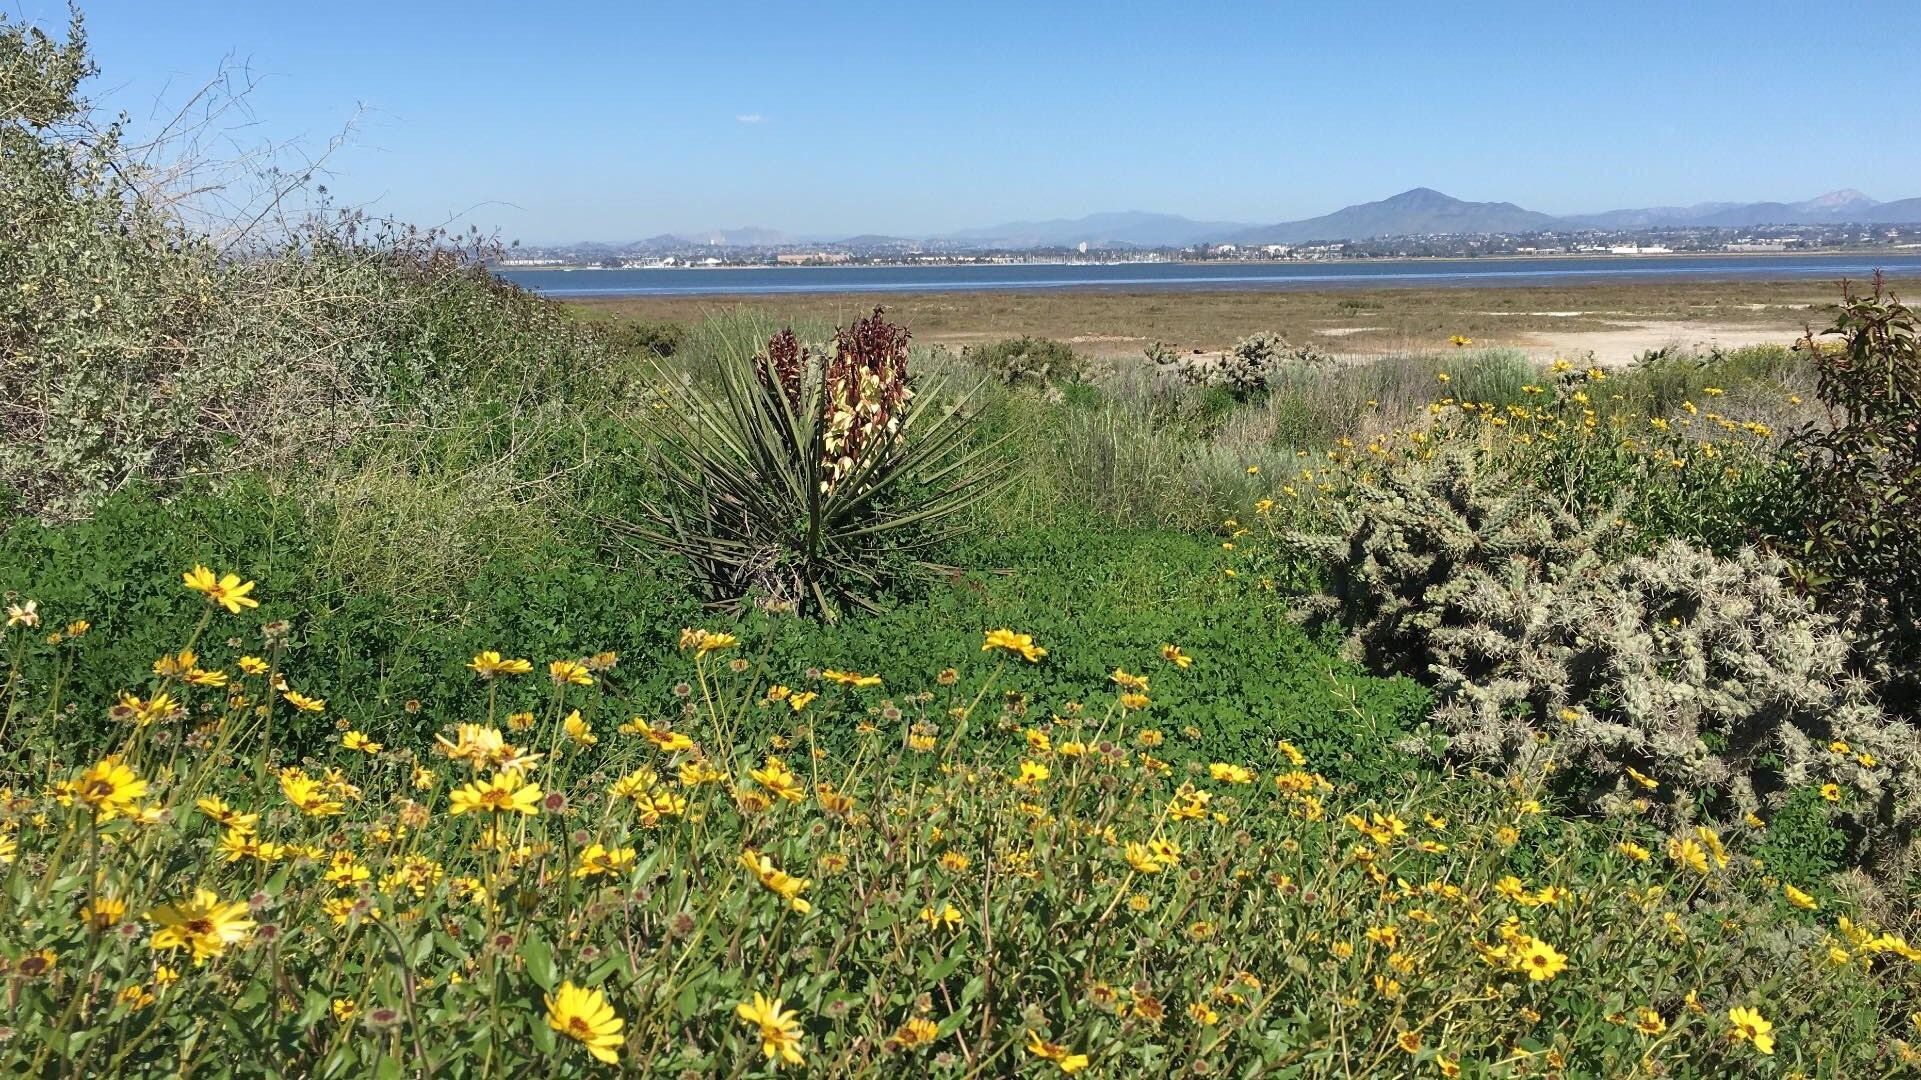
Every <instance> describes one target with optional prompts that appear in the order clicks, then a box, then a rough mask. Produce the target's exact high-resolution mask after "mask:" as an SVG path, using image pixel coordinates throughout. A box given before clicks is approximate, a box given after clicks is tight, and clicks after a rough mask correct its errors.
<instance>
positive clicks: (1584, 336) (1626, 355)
mask: <svg viewBox="0 0 1921 1080" xmlns="http://www.w3.org/2000/svg"><path fill="white" fill-rule="evenodd" d="M1801 333H1802V331H1801V328H1800V327H1799V326H1792V325H1787V324H1782V325H1779V326H1767V325H1759V326H1757V325H1751V324H1739V323H1697V322H1635V323H1622V324H1621V325H1620V327H1619V329H1614V330H1576V331H1569V332H1567V333H1552V332H1545V333H1530V334H1524V335H1522V336H1521V338H1520V340H1518V341H1517V342H1515V345H1516V347H1517V348H1520V349H1522V350H1523V351H1525V352H1526V353H1527V354H1528V355H1530V356H1533V357H1537V358H1539V359H1542V360H1552V359H1554V358H1555V357H1557V356H1559V357H1567V358H1570V359H1572V358H1575V357H1579V356H1581V355H1583V354H1586V353H1592V354H1593V355H1594V361H1595V363H1597V364H1601V365H1603V366H1605V367H1624V366H1626V365H1628V364H1630V363H1633V362H1634V361H1635V360H1636V359H1638V358H1639V357H1640V356H1641V355H1642V354H1644V353H1647V352H1649V351H1651V350H1655V349H1679V350H1688V349H1693V350H1696V351H1700V352H1706V351H1707V350H1709V349H1712V348H1716V347H1718V348H1722V349H1738V348H1742V347H1744V346H1748V345H1792V344H1794V342H1795V341H1796V340H1798V339H1799V338H1800V337H1801Z"/></svg>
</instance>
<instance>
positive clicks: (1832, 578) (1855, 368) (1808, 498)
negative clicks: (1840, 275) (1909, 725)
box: [1773, 279, 1921, 710]
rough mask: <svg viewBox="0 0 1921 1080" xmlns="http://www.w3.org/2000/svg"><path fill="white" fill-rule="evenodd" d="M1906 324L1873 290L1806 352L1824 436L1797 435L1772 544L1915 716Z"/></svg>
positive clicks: (1918, 399) (1812, 428)
mask: <svg viewBox="0 0 1921 1080" xmlns="http://www.w3.org/2000/svg"><path fill="white" fill-rule="evenodd" d="M1917 333H1918V330H1917V320H1916V318H1915V315H1914V312H1913V311H1912V310H1911V309H1909V308H1908V307H1907V305H1905V304H1903V303H1901V302H1900V301H1899V300H1898V299H1896V298H1895V297H1894V296H1893V295H1892V294H1888V293H1885V292H1884V291H1883V289H1882V286H1881V282H1880V281H1879V279H1877V280H1876V281H1875V285H1874V289H1873V291H1872V292H1871V293H1869V294H1866V295H1857V294H1854V293H1852V292H1850V293H1848V294H1847V295H1846V296H1845V297H1844V300H1843V303H1842V306H1841V312H1840V315H1839V317H1838V318H1837V319H1836V321H1835V324H1834V326H1833V328H1832V329H1830V330H1829V331H1828V334H1827V336H1829V337H1833V338H1836V339H1838V340H1836V341H1833V342H1820V343H1817V342H1815V341H1814V340H1813V339H1812V338H1810V339H1809V340H1808V341H1807V342H1806V345H1807V349H1806V351H1807V352H1808V353H1809V355H1810V356H1811V357H1812V358H1813V360H1814V363H1815V365H1816V367H1817V369H1818V371H1819V380H1820V381H1819V388H1818V393H1819V394H1820V398H1821V401H1822V402H1823V403H1824V404H1826V405H1827V406H1828V407H1829V409H1830V411H1831V412H1833V413H1834V414H1836V419H1835V422H1833V423H1832V424H1830V425H1818V426H1817V425H1812V424H1811V425H1809V426H1808V427H1806V428H1804V429H1803V430H1801V431H1800V432H1797V433H1796V434H1795V436H1794V438H1793V439H1792V440H1791V441H1790V443H1789V446H1788V448H1787V452H1788V454H1789V455H1790V458H1791V460H1793V461H1794V462H1795V463H1796V465H1797V466H1798V470H1797V476H1796V480H1797V485H1796V487H1797V490H1796V491H1795V493H1794V498H1793V499H1792V501H1790V502H1789V503H1788V505H1787V507H1786V508H1785V509H1786V512H1785V513H1784V514H1782V515H1780V516H1782V517H1785V518H1787V519H1788V520H1786V521H1782V522H1780V523H1779V524H1778V525H1777V526H1776V528H1775V529H1774V530H1773V531H1774V534H1775V535H1774V538H1773V542H1774V544H1775V545H1776V546H1777V547H1778V548H1779V549H1780V550H1782V551H1783V552H1786V553H1788V554H1790V555H1791V556H1792V557H1793V558H1794V560H1795V562H1796V563H1797V564H1798V566H1799V568H1800V580H1801V581H1802V583H1803V584H1804V585H1805V586H1806V587H1808V588H1809V589H1811V590H1813V591H1814V592H1815V593H1816V594H1817V595H1819V596H1821V597H1822V598H1823V600H1824V601H1825V602H1826V603H1827V604H1828V605H1829V606H1831V607H1832V608H1834V609H1836V610H1839V611H1843V612H1845V613H1846V614H1847V618H1848V621H1849V623H1850V626H1851V627H1852V628H1853V629H1854V631H1855V634H1856V638H1857V641H1858V643H1859V646H1860V649H1861V656H1860V658H1859V665H1860V666H1861V668H1862V669H1863V670H1865V671H1867V672H1868V673H1869V674H1870V676H1871V677H1873V678H1874V679H1875V681H1876V682H1877V683H1878V684H1880V685H1881V687H1882V688H1883V691H1884V693H1886V694H1887V695H1889V697H1890V698H1891V700H1892V702H1893V703H1894V704H1895V705H1896V706H1897V707H1899V708H1903V709H1908V710H1912V709H1914V708H1915V707H1916V706H1917V705H1921V674H1918V673H1921V614H1918V612H1921V342H1918V341H1917Z"/></svg>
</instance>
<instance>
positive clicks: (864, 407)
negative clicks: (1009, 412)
mask: <svg viewBox="0 0 1921 1080" xmlns="http://www.w3.org/2000/svg"><path fill="white" fill-rule="evenodd" d="M907 342H908V333H907V331H906V330H905V329H904V328H902V327H899V326H896V325H894V324H892V323H890V322H888V321H887V319H886V317H885V315H884V313H883V311H882V309H880V308H875V309H874V313H873V314H872V315H871V316H869V317H867V318H865V319H860V320H857V321H856V322H855V323H854V324H853V325H852V326H849V327H843V328H841V329H839V330H837V331H836V332H835V339H834V347H833V352H832V353H831V355H822V354H817V353H815V352H814V351H813V350H812V349H809V348H807V347H804V346H803V345H802V344H801V343H800V341H799V340H798V339H797V338H796V337H795V335H794V333H793V331H792V330H791V329H788V330H782V331H781V332H780V333H778V334H775V335H774V336H773V338H772V339H770V340H769V341H768V342H767V344H766V347H765V348H764V349H763V350H761V351H759V352H757V353H754V354H751V355H747V354H745V353H744V351H742V352H738V353H736V354H735V355H732V356H724V357H722V358H721V359H722V362H721V363H720V364H718V365H717V366H716V370H715V372H714V377H713V381H712V382H711V384H706V385H703V384H700V383H696V382H694V381H692V380H690V379H686V378H684V377H680V378H676V377H673V376H671V375H669V374H668V373H667V370H666V369H665V368H662V369H660V371H661V374H662V375H663V376H664V377H663V378H662V379H661V380H660V394H661V396H662V400H661V401H660V402H659V403H658V404H659V408H658V409H657V413H658V416H659V419H660V424H659V428H660V430H659V433H658V434H659V438H658V439H657V441H656V445H655V449H654V454H653V467H654V472H655V474H656V476H657V478H658V480H659V491H658V493H657V494H656V495H655V496H654V497H651V498H647V499H644V500H642V503H641V507H640V509H641V511H642V517H643V520H642V521H641V522H639V523H636V524H635V526H634V530H635V532H636V533H637V534H638V535H640V536H641V537H642V538H644V539H646V540H648V541H651V542H652V543H654V544H656V545H658V546H660V547H664V548H666V549H667V550H669V551H672V552H674V553H676V554H678V555H680V556H682V557H684V558H685V559H686V560H687V561H688V563H689V564H690V565H691V566H692V567H693V568H694V571H695V573H696V575H697V576H698V578H699V580H700V582H701V584H702V587H703V588H704V589H705V591H706V593H707V595H708V599H709V600H710V601H711V602H713V603H714V604H716V605H717V606H724V607H730V608H738V607H740V606H742V605H744V604H747V603H750V602H751V603H754V604H757V605H759V606H761V607H764V608H767V609H770V610H784V611H794V612H805V613H808V614H813V615H818V616H821V617H824V618H830V619H831V618H834V617H835V616H836V615H838V614H839V613H840V612H841V611H843V610H845V609H846V608H847V607H848V606H849V605H853V606H860V607H869V608H871V607H872V606H873V599H872V598H873V596H874V594H875V593H876V592H878V591H879V589H880V588H881V587H882V586H883V585H885V584H886V582H887V581H888V579H889V578H890V576H892V575H894V574H895V573H897V572H899V571H900V570H902V569H903V568H906V567H909V566H912V565H914V562H915V556H916V555H917V554H919V553H921V552H923V551H924V550H925V549H926V548H927V547H929V546H931V545H933V544H936V543H938V542H939V541H941V540H943V539H945V538H947V537H948V536H950V535H952V533H953V531H954V530H955V528H956V525H955V516H956V515H957V514H959V513H960V512H961V511H962V510H964V509H966V508H967V507H968V506H970V505H971V504H972V503H973V502H975V501H976V500H977V499H979V498H980V497H981V496H982V495H984V494H986V493H987V492H988V491H990V490H991V489H992V488H994V487H995V486H996V485H997V484H998V483H999V482H1000V480H1001V478H1002V477H1004V476H1005V475H1006V472H1007V462H1006V461H1005V460H1004V459H1002V458H1001V457H999V456H998V455H997V454H996V453H995V451H996V450H997V449H998V447H999V445H1000V444H999V441H998V440H995V441H992V442H981V441H979V440H976V439H973V438H971V437H970V431H969V426H968V419H969V416H970V415H971V414H970V413H969V411H968V405H969V402H970V401H971V400H972V398H973V396H974V394H975V393H976V392H977V391H978V390H979V388H980V387H979V385H978V384H977V385H976V386H974V387H973V388H972V389H969V390H966V391H964V392H960V393H955V392H953V391H952V389H951V388H950V387H949V386H947V385H946V384H944V383H942V382H939V381H935V382H931V383H928V384H920V383H919V382H918V381H917V380H916V379H915V378H913V377H912V376H911V375H910V373H909V371H908V359H907Z"/></svg>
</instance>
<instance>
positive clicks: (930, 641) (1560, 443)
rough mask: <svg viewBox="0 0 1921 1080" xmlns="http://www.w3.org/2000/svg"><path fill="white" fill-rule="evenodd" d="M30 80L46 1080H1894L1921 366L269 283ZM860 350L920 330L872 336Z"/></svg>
mask: <svg viewBox="0 0 1921 1080" xmlns="http://www.w3.org/2000/svg"><path fill="white" fill-rule="evenodd" d="M90 73H91V66H90V62H89V60H88V59H87V54H86V52H85V44H84V38H83V35H82V33H81V26H80V24H79V23H78V21H77V20H76V22H75V24H74V25H73V26H72V27H71V28H70V29H69V31H68V32H67V33H66V34H64V35H62V36H59V37H50V36H47V35H44V34H42V33H41V32H40V31H38V30H36V29H34V28H31V27H27V26H23V25H21V24H19V23H16V22H10V21H8V22H0V110H4V111H0V225H3V227H0V389H4V399H3V400H0V405H4V409H5V412H4V415H3V418H0V592H4V598H3V601H0V606H3V607H4V612H5V620H6V621H5V627H4V636H0V985H3V986H4V990H5V993H6V995H7V1002H8V1009H7V1011H6V1015H5V1016H4V1017H0V1065H4V1067H5V1068H6V1069H7V1070H8V1071H10V1072H16V1073H21V1074H25V1075H69V1074H75V1075H77V1074H88V1075H116V1076H118V1075H127V1076H146V1075H152V1076H173V1075H184V1074H190V1073H201V1074H221V1075H225V1074H236V1073H245V1074H273V1075H296V1076H330V1077H347V1076H365V1075H376V1076H403V1075H410V1076H414V1075H417V1076H430V1075H439V1076H467V1075H474V1076H522V1075H530V1074H543V1075H561V1074H565V1075H589V1074H608V1073H625V1074H634V1075H660V1076H713V1075H718V1076H732V1077H739V1076H748V1075H755V1076H762V1075H772V1074H778V1073H789V1074H799V1073H817V1074H820V1075H831V1076H844V1075H872V1076H898V1075H922V1074H936V1075H951V1076H956V1077H972V1076H983V1075H1024V1076H1052V1075H1073V1074H1086V1075H1122V1076H1163V1075H1170V1074H1172V1073H1174V1072H1176V1071H1180V1072H1184V1073H1189V1074H1193V1075H1213V1074H1226V1075H1237V1076H1238V1075H1246V1076H1253V1075H1274V1076H1355V1075H1366V1076H1399V1075H1406V1076H1467V1077H1521V1076H1540V1077H1547V1076H1596V1077H1599V1076H1607V1077H1613V1076H1628V1075H1646V1076H1727V1075H1754V1076H1784V1077H1785V1076H1831V1077H1850V1078H1852V1077H1863V1076H1894V1075H1901V1074H1904V1073H1907V1072H1912V1071H1913V1070H1914V1069H1915V1068H1916V1067H1917V1065H1921V1011H1917V1010H1921V1005H1918V1004H1917V1001H1921V948H1918V947H1917V945H1916V944H1915V942H1917V941H1921V936H1918V935H1921V925H1917V921H1916V917H1915V913H1914V912H1915V899H1916V894H1917V891H1918V890H1921V859H1918V856H1921V849H1917V846H1916V834H1915V827H1916V824H1917V818H1918V816H1921V739H1918V738H1917V733H1916V731H1915V728H1914V726H1913V721H1914V715H1915V709H1916V692H1915V684H1914V678H1913V674H1912V673H1913V672H1914V671H1915V670H1916V666H1915V662H1916V661H1917V659H1921V657H1917V655H1916V653H1917V635H1916V634H1915V630H1914V625H1913V621H1912V620H1913V616H1912V614H1911V612H1912V611H1913V610H1914V602H1915V600H1916V595H1915V593H1916V584H1917V583H1916V579H1915V577H1914V574H1915V571H1914V569H1913V568H1914V567H1915V566H1917V565H1921V558H1918V557H1921V551H1917V550H1916V548H1915V540H1916V536H1917V532H1916V525H1915V520H1914V515H1912V514H1910V513H1904V512H1902V511H1901V509H1900V508H1902V507H1906V506H1909V505H1911V504H1912V502H1913V500H1914V498H1915V496H1916V495H1917V494H1921V492H1917V491H1916V490H1915V485H1916V484H1917V482H1921V481H1918V479H1917V478H1921V445H1917V443H1916V441H1915V433H1916V431H1917V430H1921V428H1918V427H1917V424H1916V422H1915V417H1916V411H1915V410H1916V408H1917V395H1918V394H1921V369H1917V359H1916V353H1915V320H1914V317H1913V315H1912V314H1911V313H1910V312H1909V311H1908V309H1907V308H1905V307H1904V306H1903V305H1902V304H1901V303H1900V302H1899V301H1898V300H1897V299H1896V298H1895V297H1893V296H1891V295H1888V294H1887V293H1886V292H1885V291H1884V290H1882V289H1880V288H1879V287H1872V288H1857V289H1852V290H1850V291H1849V292H1848V293H1847V294H1846V295H1844V296H1837V297H1836V300H1837V304H1836V307H1835V309H1834V314H1833V317H1832V318H1833V329H1832V332H1831V333H1827V334H1817V335H1813V336H1811V337H1810V340H1808V341H1806V342H1804V343H1803V345H1802V346H1801V347H1800V348H1798V349H1793V350H1790V349H1785V348H1781V349H1755V350H1742V351H1738V352H1733V353H1727V354H1714V355H1704V356H1692V355H1689V356H1657V357H1650V358H1647V359H1646V360H1645V361H1644V362H1642V363H1639V364H1637V365H1635V366H1634V367H1632V368H1631V369H1628V370H1625V371H1612V372H1610V371H1605V370H1602V369H1600V368H1598V367H1593V366H1591V365H1588V364H1586V363H1583V362H1582V359H1581V358H1579V357H1569V358H1566V359H1565V360H1562V361H1560V362H1557V363H1554V364H1551V365H1545V366H1540V365H1536V364H1534V363H1532V362H1530V361H1529V360H1528V359H1527V358H1525V357H1524V356H1521V355H1519V354H1516V353H1513V352H1509V351H1503V350H1487V349H1476V348H1474V347H1473V346H1472V344H1471V343H1469V342H1467V341H1466V340H1465V337H1463V338H1462V342H1461V344H1460V345H1458V346H1457V347H1452V348H1448V349H1445V350H1441V351H1437V352H1433V353H1425V354H1418V355H1413V354H1411V355H1396V356H1390V357H1386V358H1382V359H1379V360H1376V361H1372V362H1369V363H1366V364H1351V363H1343V362H1338V361H1335V360H1332V359H1331V358H1329V357H1326V356H1324V355H1322V354H1320V353H1318V352H1317V351H1316V350H1313V349H1311V348H1301V347H1298V346H1296V345H1294V344H1291V343H1290V342H1288V341H1287V340H1286V339H1285V338H1283V337H1281V336H1280V335H1278V334H1272V333H1262V334H1257V335H1253V336H1248V337H1244V338H1242V339H1238V340H1237V341H1236V343H1235V344H1234V345H1233V347H1232V348H1230V349H1227V350H1225V352H1224V353H1223V355H1221V356H1219V357H1213V356H1208V357H1198V358H1197V357H1195V356H1193V355H1191V354H1190V355H1185V356H1183V355H1180V354H1177V353H1175V352H1174V351H1172V350H1169V349H1165V348H1156V349H1150V350H1149V351H1148V355H1145V356H1143V357H1142V358H1141V359H1140V360H1139V361H1138V362H1134V363H1129V364H1126V365H1119V364H1114V363H1111V362H1109V363H1100V362H1095V361H1093V360H1091V359H1090V358H1088V357H1085V356H1083V355H1081V354H1079V353H1077V352H1076V351H1075V350H1074V349H1073V348H1071V347H1069V346H1067V345H1064V344H1061V343H1058V342H1050V341H1045V340H1041V339H1037V338H1033V337H1026V338H1022V337H1019V336H1016V335H1013V334H1010V340H1009V341H1007V342H1005V343H1002V344H998V345H989V346H986V347H980V348H973V349H969V350H967V351H965V352H957V351H953V350H947V349H931V348H925V347H922V346H919V345H916V344H915V343H914V342H913V339H912V336H911V334H912V331H913V329H914V328H913V326H912V325H911V324H903V323H901V322H899V321H897V316H895V315H893V314H892V313H889V312H885V311H874V312H862V313H859V315H858V317H843V318H839V319H837V320H836V321H835V322H833V323H829V322H826V321H810V320H800V321H799V322H798V324H796V325H792V326H788V325H783V324H781V323H778V322H773V321H770V320H768V319H766V318H765V317H764V316H762V315H760V314H758V313H756V312H753V311H748V310H739V311H723V312H718V313H714V314H713V315H711V316H710V317H707V318H704V319H701V320H699V321H698V322H690V323H676V324H648V325H636V324H619V325H606V324H604V323H602V322H599V321H589V320H584V319H582V318H580V317H579V316H578V314H577V313H575V312H573V311H570V310H567V309H562V308H560V307H558V306H556V305H552V304H549V303H547V302H544V301H542V300H539V299H538V298H535V297H531V296H528V295H526V294H523V293H520V292H518V291H516V290H514V289H512V288H510V287H507V286H505V285H502V284H500V283H499V282H497V281H496V280H494V279H493V278H492V277H490V276H489V275H488V274H487V273H486V272H485V270H484V269H483V268H482V267H481V266H480V264H479V263H478V262H477V261H476V258H475V256H476V255H477V254H481V253H484V248H485V245H482V244H478V243H476V242H475V241H474V239H473V238H471V237H469V238H449V237H445V236H440V235H436V234H431V233H422V232H418V231H414V230H409V229H406V228H403V227H399V226H393V225H388V224H384V223H378V222H372V221H368V220H365V219H362V218H358V217H355V216H352V215H338V214H332V215H329V214H317V215H315V216H314V217H312V218H311V219H309V220H305V221H302V222H299V223H295V224H294V225H292V226H291V227H290V229H288V230H286V231H284V232H283V233H281V234H278V235H276V236H275V238H274V239H273V240H272V241H271V242H260V243H254V244H248V245H243V246H242V247H235V246H232V245H228V244H224V243H222V244H216V243H215V242H214V241H213V240H211V239H210V238H209V236H208V235H207V234H206V233H205V232H204V231H201V230H197V229H195V228H192V227H190V226H189V225H188V224H187V223H186V222H184V221H183V220H182V219H181V217H180V216H179V214H178V213H177V212H176V210H175V209H174V208H172V207H171V206H170V204H168V203H167V202H166V201H165V200H163V199H160V198H158V197H156V195H155V191H156V188H155V187H154V186H153V177H151V176H149V175H147V174H144V173H143V172H142V170H141V168H140V167H139V166H138V165H137V164H136V163H135V162H133V161H132V160H130V159H129V156H128V155H127V154H126V153H125V152H124V150H123V149H122V148H121V146H120V141H119V136H118V134H117V133H116V129H115V127H114V125H113V124H112V123H110V122H106V121H104V120H103V118H101V117H98V116H96V115H95V114H94V112H93V111H92V110H91V109H90V108H89V107H88V105H87V104H86V102H85V100H84V98H83V96H82V93H81V91H82V88H83V87H84V85H85V80H86V79H87V78H88V77H89V75H90ZM850 314H852V313H850Z"/></svg>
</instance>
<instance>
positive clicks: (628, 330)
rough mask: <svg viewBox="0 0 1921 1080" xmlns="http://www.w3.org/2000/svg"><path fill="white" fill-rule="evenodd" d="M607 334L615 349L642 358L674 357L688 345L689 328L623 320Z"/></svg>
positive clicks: (678, 324) (679, 325)
mask: <svg viewBox="0 0 1921 1080" xmlns="http://www.w3.org/2000/svg"><path fill="white" fill-rule="evenodd" d="M605 332H606V334H607V340H608V343H609V344H610V345H612V346H613V347H614V348H617V349H623V350H625V351H627V352H632V353H638V354H640V355H641V356H652V357H668V356H672V355H674V354H675V353H677V352H679V351H680V349H681V347H682V346H684V345H685V344H686V343H687V328H686V327H685V326H682V325H681V324H680V323H674V322H655V321H652V320H649V319H621V320H618V321H616V322H614V323H612V324H610V326H609V327H608V328H607V329H606V331H605Z"/></svg>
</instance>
